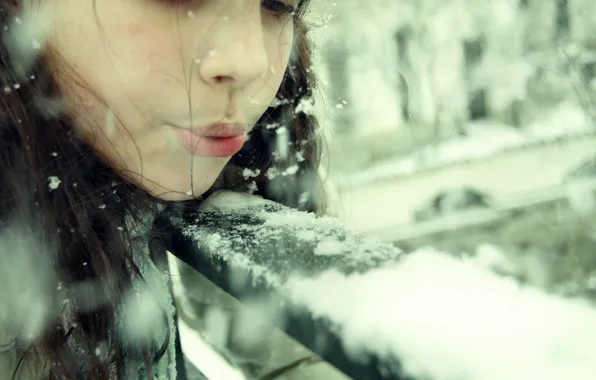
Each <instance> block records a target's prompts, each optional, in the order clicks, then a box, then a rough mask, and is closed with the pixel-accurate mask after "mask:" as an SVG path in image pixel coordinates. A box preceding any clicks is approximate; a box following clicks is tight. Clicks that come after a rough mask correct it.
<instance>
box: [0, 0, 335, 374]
mask: <svg viewBox="0 0 596 380" xmlns="http://www.w3.org/2000/svg"><path fill="white" fill-rule="evenodd" d="M307 6H308V0H302V1H299V0H188V1H184V0H0V18H1V20H2V23H1V24H2V25H0V26H1V27H2V40H1V41H0V59H1V65H2V66H1V68H0V80H1V81H2V83H1V87H0V91H2V93H1V94H0V99H1V100H0V105H1V106H0V178H1V179H2V184H1V186H0V223H1V224H0V227H1V228H0V378H2V379H10V378H13V376H14V378H16V379H27V380H29V379H44V380H45V379H72V380H74V379H89V380H91V379H97V380H99V379H125V380H128V379H159V380H163V379H165V380H170V379H171V380H174V379H176V378H177V376H179V375H180V373H182V372H184V371H183V369H182V368H181V364H180V363H181V360H180V359H181V358H180V352H179V350H177V342H176V341H177V338H176V337H177V335H176V328H175V318H174V315H175V310H174V306H173V302H172V297H171V293H170V292H169V288H170V287H169V278H168V276H166V275H165V274H164V272H163V271H162V270H160V269H159V268H157V266H156V265H155V263H154V262H153V261H152V260H151V257H150V254H149V249H148V247H147V245H148V243H147V242H148V241H149V238H150V236H149V235H150V234H151V232H150V227H151V224H152V220H153V218H154V216H155V214H156V213H157V212H159V210H162V209H163V208H164V207H166V205H167V204H168V203H172V202H177V201H185V202H188V201H189V200H190V201H193V200H194V201H196V202H200V200H201V199H204V198H205V197H206V196H208V195H209V194H210V192H212V191H214V190H217V189H223V188H225V189H235V190H239V191H250V192H254V193H257V194H259V195H261V196H264V197H266V198H269V199H273V200H277V201H280V202H283V203H285V204H287V205H290V206H293V207H297V208H300V209H303V210H309V211H313V212H315V211H321V210H322V199H323V198H322V190H321V187H320V186H319V181H318V178H317V167H318V161H319V155H320V153H319V142H318V137H317V127H316V122H315V120H314V118H313V117H312V115H310V114H309V113H308V112H297V111H296V107H297V105H299V104H300V103H301V102H304V101H308V99H309V98H310V96H311V91H312V88H313V80H312V79H313V78H312V75H311V73H310V50H309V44H308V41H307V37H306V29H305V25H304V22H303V16H304V14H305V11H306V9H307ZM301 108H302V109H304V107H301ZM288 174H291V175H288ZM178 378H179V377H178Z"/></svg>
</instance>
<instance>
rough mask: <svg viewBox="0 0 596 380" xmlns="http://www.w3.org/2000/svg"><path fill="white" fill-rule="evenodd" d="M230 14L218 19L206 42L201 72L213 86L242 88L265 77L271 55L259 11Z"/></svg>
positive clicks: (200, 67)
mask: <svg viewBox="0 0 596 380" xmlns="http://www.w3.org/2000/svg"><path fill="white" fill-rule="evenodd" d="M236 13H237V14H235V15H231V14H230V15H227V16H226V17H222V18H221V19H220V20H217V21H216V24H214V25H213V26H212V27H211V28H209V32H208V34H207V35H206V36H204V37H205V38H204V40H203V41H207V42H208V43H207V44H206V46H207V51H204V50H203V49H201V50H202V53H203V54H202V55H203V58H201V59H200V64H199V72H200V75H201V77H202V78H203V80H204V81H205V82H207V83H209V84H211V85H218V84H227V85H231V86H235V87H243V86H246V85H247V84H249V83H251V82H254V81H255V80H258V79H260V78H262V77H263V76H264V75H265V73H266V71H267V70H268V69H269V57H268V53H267V46H266V41H265V34H264V30H263V24H262V20H261V14H260V12H258V11H257V12H249V13H244V14H242V13H241V12H236Z"/></svg>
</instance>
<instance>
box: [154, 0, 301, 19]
mask: <svg viewBox="0 0 596 380" xmlns="http://www.w3.org/2000/svg"><path fill="white" fill-rule="evenodd" d="M160 1H161V2H162V3H164V4H166V5H169V6H180V5H184V4H187V3H190V0H160ZM261 6H262V7H264V8H265V9H267V11H268V12H269V13H271V14H272V15H273V16H275V17H278V18H283V17H285V16H290V15H292V16H293V15H295V14H296V10H297V9H298V6H293V5H290V4H287V3H285V2H283V1H282V0H262V1H261Z"/></svg>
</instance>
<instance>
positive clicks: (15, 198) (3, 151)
mask: <svg viewBox="0 0 596 380" xmlns="http://www.w3.org/2000/svg"><path fill="white" fill-rule="evenodd" d="M308 2H309V1H308V0H305V1H302V2H301V4H300V8H299V12H297V14H296V15H295V16H294V17H295V36H296V37H295V38H296V43H295V51H294V57H293V59H292V62H291V64H290V66H289V68H288V70H287V72H286V75H285V78H284V81H283V83H282V86H281V88H280V90H279V93H278V96H277V97H278V99H279V101H280V102H279V103H280V105H279V106H276V107H272V108H270V109H269V110H268V111H267V112H266V113H265V114H264V115H263V117H262V118H261V120H260V121H259V123H258V124H257V126H256V127H255V130H254V132H253V133H252V134H251V138H250V140H249V141H248V142H247V144H246V146H245V148H244V149H243V150H242V151H241V152H240V153H239V154H238V155H236V156H235V157H234V158H233V160H232V162H231V163H230V164H229V165H228V166H227V167H226V168H225V169H224V173H223V175H222V177H225V178H228V180H227V182H226V186H230V187H242V186H243V185H246V187H250V186H252V190H254V191H255V192H256V193H258V194H260V195H262V196H264V197H266V198H269V199H273V200H277V201H279V202H283V203H285V204H287V205H289V206H292V207H297V208H300V209H303V210H307V211H322V209H323V191H322V186H321V183H320V181H319V179H318V176H317V169H318V165H319V161H320V141H319V136H318V133H317V129H318V128H317V122H316V120H315V118H314V116H313V115H312V114H311V113H309V112H296V107H297V106H298V104H299V103H300V102H304V101H310V99H312V90H313V87H314V77H313V74H312V71H311V70H310V66H311V61H310V57H311V48H310V45H309V41H308V38H307V28H306V26H305V23H304V21H303V16H304V12H305V10H306V8H307V3H308ZM17 3H18V1H11V0H2V1H0V19H1V21H2V23H1V25H0V27H2V28H3V29H2V37H3V38H2V41H0V65H1V66H0V81H1V84H0V92H1V94H0V178H2V184H1V185H0V223H1V224H2V227H3V228H5V227H6V228H8V227H9V226H13V225H15V221H17V222H18V223H17V225H18V226H21V227H22V228H24V229H25V232H23V234H24V236H28V237H27V239H34V240H35V241H37V242H39V244H32V245H31V244H30V245H27V249H28V251H27V252H20V251H19V252H4V253H3V254H2V255H9V256H8V258H5V257H2V263H0V266H1V265H4V263H6V262H9V261H10V260H8V259H10V258H11V256H10V255H11V254H14V255H17V254H25V255H28V256H29V257H30V260H28V261H27V262H28V263H33V264H31V265H29V266H25V268H19V269H17V270H28V271H32V272H33V273H36V272H39V273H41V272H49V273H51V274H52V275H51V276H48V278H49V280H48V281H47V282H46V283H45V286H46V289H49V290H48V293H47V295H48V299H47V300H46V301H47V302H45V303H44V305H45V309H44V312H43V318H44V321H43V325H42V328H41V329H40V331H39V333H38V334H36V336H34V337H33V339H31V340H30V341H29V342H30V345H29V349H28V350H26V351H24V354H23V357H22V359H23V362H25V361H26V362H31V361H37V360H38V364H39V366H38V373H39V374H40V375H38V376H43V377H45V378H47V379H73V380H74V379H81V378H85V379H90V380H91V379H108V378H115V379H121V378H124V372H123V371H124V368H123V353H122V352H123V350H122V347H123V346H125V345H126V342H124V341H123V339H122V338H121V337H120V336H119V334H118V322H119V318H121V315H120V312H121V308H120V306H121V305H122V304H123V302H124V299H123V298H124V296H125V295H126V294H127V293H128V292H130V291H131V289H132V279H131V278H132V277H133V276H134V275H138V276H141V274H140V273H139V269H138V268H137V266H136V265H135V262H134V261H133V257H132V253H131V250H130V249H129V247H130V235H131V231H129V230H128V227H129V224H127V223H125V217H126V218H130V219H131V220H134V221H137V222H138V223H142V220H141V217H142V215H143V213H144V212H145V211H146V210H147V209H148V208H149V207H152V205H154V204H155V203H156V202H161V201H159V200H157V199H155V198H153V197H152V196H150V195H149V194H148V193H147V192H145V191H144V190H142V189H140V188H138V187H135V186H134V185H132V184H131V183H129V182H127V181H126V180H124V179H123V177H122V176H121V175H120V174H119V173H117V172H115V171H114V170H113V169H112V168H111V167H110V166H109V165H108V164H107V163H106V162H105V161H104V160H102V158H101V157H99V156H98V155H97V154H96V152H94V150H93V149H92V148H91V147H90V146H89V145H88V144H86V143H85V142H84V141H83V140H82V139H81V138H80V137H79V136H77V134H75V132H74V130H73V127H72V126H73V122H72V120H71V119H70V118H69V116H68V115H66V113H65V112H63V110H62V109H61V108H60V107H59V106H58V107H56V104H57V103H58V104H59V99H60V93H59V92H58V90H57V86H56V84H55V82H54V80H53V78H52V76H51V75H50V74H49V71H48V69H47V68H46V67H47V66H46V65H45V64H44V56H43V55H41V56H39V57H37V58H36V61H35V62H32V63H30V64H28V65H22V62H20V61H18V60H16V59H15V54H14V52H13V51H12V50H11V46H10V44H9V43H8V42H7V41H8V40H7V38H6V36H7V35H8V33H10V32H11V28H12V26H13V25H14V20H15V17H17V16H18V14H17V12H18V11H19V6H18V4H17ZM272 126H273V127H272ZM284 127H285V128H286V130H287V132H288V137H289V138H288V141H289V144H290V147H289V154H288V155H287V156H286V157H282V159H279V158H278V157H279V154H277V152H276V146H275V135H276V131H277V130H279V128H284ZM288 167H295V169H294V170H291V171H290V172H291V173H292V175H287V174H288V172H286V173H284V170H285V169H287V168H288ZM245 168H249V169H251V170H254V171H256V170H257V169H258V173H259V175H258V176H257V177H256V179H254V178H253V179H250V180H249V181H254V183H253V184H252V185H250V184H249V183H247V180H244V178H243V176H242V173H241V172H242V170H244V169H245ZM224 182H225V181H224ZM5 259H6V260H5ZM44 260H45V261H44ZM41 262H46V263H48V265H49V266H50V268H48V267H47V266H43V267H38V266H36V265H35V263H41ZM33 276H35V274H33ZM89 283H91V284H93V299H94V302H92V303H89V300H88V299H85V292H81V288H82V287H81V285H84V284H89ZM20 286H22V287H23V288H26V287H28V286H32V285H30V284H27V283H23V284H20ZM21 311H22V312H26V310H21ZM0 328H2V326H0ZM158 346H159V345H158ZM98 347H102V355H98V354H97V349H98ZM161 348H163V346H161V347H153V346H152V345H147V346H146V347H142V351H143V353H142V355H141V357H140V358H138V359H139V360H141V361H142V362H144V364H145V366H146V367H147V368H148V369H149V370H148V371H147V373H148V376H149V378H151V372H152V371H151V370H150V369H151V366H152V364H153V363H154V362H155V361H156V360H158V359H159V356H160V355H161V354H162V352H163V350H162V349H161ZM36 359H37V360H36ZM22 368H23V366H20V367H19V368H17V370H16V371H15V373H14V375H13V376H14V377H15V378H19V376H20V375H23V376H26V375H25V374H23V373H22ZM36 377H37V376H36Z"/></svg>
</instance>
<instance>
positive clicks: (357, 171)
mask: <svg viewBox="0 0 596 380" xmlns="http://www.w3.org/2000/svg"><path fill="white" fill-rule="evenodd" d="M314 4H315V8H316V9H315V12H314V13H313V17H312V20H311V21H312V23H313V24H314V25H315V27H314V30H313V38H314V40H315V42H316V51H317V54H316V72H317V76H318V77H319V82H320V83H319V88H320V91H319V93H318V94H317V97H318V98H317V99H316V105H317V113H318V115H319V117H320V120H321V123H322V125H323V126H324V129H325V133H326V141H327V144H328V155H327V156H326V157H325V161H324V164H325V166H326V168H327V172H328V178H329V181H330V183H332V184H333V185H334V186H335V188H336V193H337V194H335V197H334V199H335V200H334V201H333V206H334V208H335V210H336V212H337V213H338V214H339V215H340V217H341V218H342V219H343V220H344V221H345V222H346V224H347V225H348V226H349V227H351V228H352V229H354V230H356V231H358V232H361V233H364V234H366V235H370V236H375V237H377V238H380V239H383V240H386V241H391V242H394V243H395V244H397V245H398V246H400V247H402V248H403V249H405V250H412V249H416V248H418V247H423V246H431V245H432V246H435V247H439V248H444V249H447V250H449V251H450V252H452V253H454V254H457V255H469V256H470V257H473V258H474V259H477V260H480V261H481V262H482V263H484V264H485V265H487V266H491V267H493V268H495V269H497V270H500V271H503V272H506V273H508V274H512V275H514V276H516V277H518V278H520V279H521V280H523V281H528V282H533V283H537V284H540V285H544V286H546V287H548V288H550V289H551V290H554V291H557V292H560V293H563V294H577V293H582V294H591V293H592V291H593V290H596V244H594V237H595V236H596V234H595V233H594V231H593V222H592V220H593V219H594V218H593V216H594V213H593V211H594V206H595V205H596V203H595V198H594V191H593V190H594V188H595V187H594V184H595V183H596V181H595V179H596V130H595V124H594V121H595V120H596V108H595V107H596V1H593V0H489V1H478V0H399V1H398V0H367V1H362V0H342V1H341V2H337V3H335V2H333V1H330V0H318V1H314Z"/></svg>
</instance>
